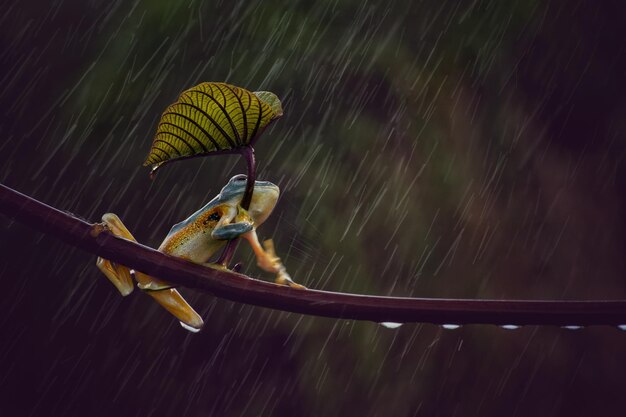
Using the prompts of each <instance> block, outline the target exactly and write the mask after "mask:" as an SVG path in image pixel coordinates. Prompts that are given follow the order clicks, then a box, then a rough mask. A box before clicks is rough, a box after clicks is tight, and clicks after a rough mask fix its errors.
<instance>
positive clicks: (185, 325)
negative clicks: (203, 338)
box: [179, 321, 200, 333]
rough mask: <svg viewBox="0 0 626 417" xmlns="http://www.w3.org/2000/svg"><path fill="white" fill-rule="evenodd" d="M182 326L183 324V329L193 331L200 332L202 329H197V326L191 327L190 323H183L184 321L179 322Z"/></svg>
mask: <svg viewBox="0 0 626 417" xmlns="http://www.w3.org/2000/svg"><path fill="white" fill-rule="evenodd" d="M179 323H180V325H181V326H183V329H185V330H189V331H190V332H191V333H198V332H199V331H200V329H196V328H195V327H191V326H190V325H188V324H185V323H183V322H182V321H180V322H179Z"/></svg>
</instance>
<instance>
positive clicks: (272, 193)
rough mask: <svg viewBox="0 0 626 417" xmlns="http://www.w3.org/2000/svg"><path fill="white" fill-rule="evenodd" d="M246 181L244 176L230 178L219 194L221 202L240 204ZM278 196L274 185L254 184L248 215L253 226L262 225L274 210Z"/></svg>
mask: <svg viewBox="0 0 626 417" xmlns="http://www.w3.org/2000/svg"><path fill="white" fill-rule="evenodd" d="M247 181H248V177H247V176H246V175H244V174H238V175H235V176H234V177H232V178H231V179H230V181H228V183H227V184H226V185H225V186H224V188H222V191H221V192H220V197H221V200H223V201H234V202H235V201H236V204H240V203H241V199H242V198H243V194H244V192H245V190H246V182H247ZM279 194H280V189H279V188H278V186H277V185H276V184H273V183H271V182H269V181H255V182H254V192H253V193H252V201H251V202H250V208H249V209H248V213H249V214H250V217H252V219H253V220H254V223H255V225H257V226H258V225H260V224H261V223H263V222H264V221H265V219H267V217H268V216H269V215H270V213H271V212H272V210H274V206H276V201H277V200H278V195H279Z"/></svg>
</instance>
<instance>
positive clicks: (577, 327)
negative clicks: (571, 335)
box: [561, 326, 583, 330]
mask: <svg viewBox="0 0 626 417" xmlns="http://www.w3.org/2000/svg"><path fill="white" fill-rule="evenodd" d="M561 328H562V329H567V330H580V329H582V328H583V326H561Z"/></svg>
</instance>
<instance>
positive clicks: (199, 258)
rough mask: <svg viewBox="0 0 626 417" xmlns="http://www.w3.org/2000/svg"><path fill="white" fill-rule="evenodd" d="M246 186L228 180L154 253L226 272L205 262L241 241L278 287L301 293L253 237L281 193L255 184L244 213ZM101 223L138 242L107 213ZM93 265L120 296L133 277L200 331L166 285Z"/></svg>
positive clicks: (238, 178)
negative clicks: (229, 242) (216, 193)
mask: <svg viewBox="0 0 626 417" xmlns="http://www.w3.org/2000/svg"><path fill="white" fill-rule="evenodd" d="M246 181H247V177H246V175H243V174H239V175H235V176H234V177H232V178H231V179H230V181H228V183H227V184H226V185H225V186H224V188H222V190H221V192H220V193H219V194H218V195H217V196H216V197H215V198H213V199H212V200H211V201H209V202H208V203H207V204H206V205H205V206H204V207H202V208H201V209H200V210H198V211H196V212H195V213H193V214H192V215H191V216H189V217H188V218H187V219H186V220H183V221H182V222H180V223H178V224H175V225H174V226H173V227H172V229H171V230H170V232H169V233H168V234H167V236H166V237H165V239H164V240H163V243H161V246H159V248H158V250H159V251H161V252H163V253H166V254H168V255H172V256H178V257H180V258H183V259H186V260H188V261H190V262H194V263H198V264H203V265H207V266H210V267H221V268H224V266H222V265H216V264H211V263H208V261H209V258H210V257H211V256H212V255H213V254H215V253H216V252H217V251H218V250H219V249H220V248H222V247H223V246H224V245H225V243H226V241H228V240H229V239H234V238H237V237H242V238H244V239H246V240H247V241H248V242H249V243H250V246H251V247H252V250H253V251H254V253H255V255H256V258H257V265H258V266H259V267H260V268H262V269H263V270H265V271H267V272H272V273H275V274H276V283H278V284H282V285H288V286H290V287H293V288H299V289H304V288H305V287H304V286H302V285H300V284H296V283H295V282H294V281H293V280H292V279H291V277H290V276H289V274H288V273H287V270H286V269H285V266H284V265H283V264H282V262H281V261H280V258H278V257H277V256H276V253H275V251H274V245H273V242H272V240H271V239H269V240H266V241H265V242H264V243H263V246H261V244H260V243H259V239H258V237H257V234H256V228H257V227H258V226H260V225H261V224H262V223H263V222H264V221H265V220H266V219H267V218H268V216H269V215H270V213H271V212H272V210H273V209H274V206H275V205H276V201H277V200H278V195H279V193H280V190H279V188H278V187H277V186H276V185H275V184H272V183H271V182H269V181H255V183H254V192H253V194H252V201H251V202H250V207H249V209H248V210H244V209H243V208H242V207H241V206H240V203H241V200H242V198H243V194H244V191H245V188H246ZM102 221H103V226H104V227H105V228H106V229H108V230H110V231H111V232H112V233H113V234H115V235H116V236H119V237H122V238H125V239H128V240H132V241H135V242H136V239H135V238H134V237H133V235H132V234H131V233H130V232H129V231H128V229H127V228H126V226H124V224H123V223H122V221H121V220H120V219H119V217H117V216H116V215H115V214H112V213H107V214H105V215H104V216H102ZM96 265H97V266H98V268H99V269H100V270H101V271H102V272H103V273H104V275H106V276H107V277H108V278H109V280H111V282H112V283H113V285H115V287H116V288H117V289H118V290H119V292H120V293H121V294H122V295H123V296H126V295H128V294H130V293H131V292H132V291H133V281H132V278H131V275H134V276H135V279H136V280H137V286H138V287H139V288H140V289H142V290H143V291H145V292H147V293H148V294H149V295H151V296H152V297H153V298H154V299H155V300H156V301H157V302H158V303H159V304H161V306H163V307H164V308H165V309H166V310H167V311H169V312H170V313H172V314H173V315H174V316H176V318H177V319H178V320H180V323H181V325H182V326H183V327H184V328H186V329H187V330H190V331H194V332H196V331H199V330H200V328H201V327H202V325H203V321H202V318H201V317H200V315H199V314H198V313H196V312H195V311H194V309H193V308H192V307H191V306H190V305H189V304H188V303H187V302H186V301H185V299H184V298H183V297H182V296H181V295H180V293H179V292H178V291H177V290H176V289H175V288H173V287H172V285H170V284H168V283H167V282H165V281H162V280H160V279H157V278H154V277H151V276H148V275H146V274H143V273H141V272H138V271H132V272H131V271H130V270H129V269H128V268H127V267H125V266H122V265H119V264H116V263H114V262H111V261H109V260H106V259H103V258H98V260H97V261H96Z"/></svg>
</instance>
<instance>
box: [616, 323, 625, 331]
mask: <svg viewBox="0 0 626 417" xmlns="http://www.w3.org/2000/svg"><path fill="white" fill-rule="evenodd" d="M617 328H618V329H620V330H623V331H625V332H626V324H620V325H618V326H617Z"/></svg>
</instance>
